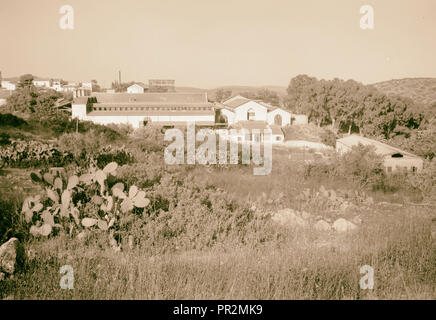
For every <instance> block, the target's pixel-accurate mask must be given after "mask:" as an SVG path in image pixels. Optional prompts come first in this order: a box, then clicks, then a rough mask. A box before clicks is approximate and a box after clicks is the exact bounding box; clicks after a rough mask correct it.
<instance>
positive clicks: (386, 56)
mask: <svg viewBox="0 0 436 320" xmlns="http://www.w3.org/2000/svg"><path fill="white" fill-rule="evenodd" d="M65 4H68V5H71V6H72V7H73V9H74V30H62V29H61V28H60V27H59V20H60V18H61V16H62V15H61V14H60V13H59V9H60V7H61V6H62V5H65ZM364 4H369V5H372V6H373V8H374V19H375V20H374V30H362V29H360V27H359V21H360V18H361V16H362V14H360V12H359V9H360V6H361V5H364ZM0 30H1V36H0V39H1V47H0V48H1V49H0V70H1V71H2V74H3V77H11V76H19V75H21V74H24V73H32V74H35V75H38V76H43V77H53V78H54V77H61V78H63V79H65V80H71V81H90V80H91V79H96V80H98V82H99V83H100V84H103V85H104V86H109V85H110V83H111V81H113V80H116V79H117V78H118V70H121V71H122V78H123V81H142V82H147V81H148V79H153V78H158V79H159V78H161V79H166V78H168V79H175V80H176V86H195V87H200V88H213V87H217V86H222V85H255V86H261V85H280V86H287V85H288V83H289V81H290V79H291V78H292V77H294V76H296V75H298V74H302V73H303V74H308V75H310V76H316V77H317V78H324V79H333V78H335V77H337V78H342V79H350V78H351V79H355V80H357V81H361V82H363V83H374V82H378V81H384V80H390V79H393V78H405V77H436V0H263V1H259V0H249V1H248V0H214V1H211V0H154V1H150V0H122V1H121V0H0Z"/></svg>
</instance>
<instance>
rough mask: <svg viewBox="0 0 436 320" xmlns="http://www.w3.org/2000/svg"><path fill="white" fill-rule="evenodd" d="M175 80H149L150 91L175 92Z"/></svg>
mask: <svg viewBox="0 0 436 320" xmlns="http://www.w3.org/2000/svg"><path fill="white" fill-rule="evenodd" d="M175 83H176V81H175V80H163V79H151V80H148V91H150V92H175V91H176V85H175Z"/></svg>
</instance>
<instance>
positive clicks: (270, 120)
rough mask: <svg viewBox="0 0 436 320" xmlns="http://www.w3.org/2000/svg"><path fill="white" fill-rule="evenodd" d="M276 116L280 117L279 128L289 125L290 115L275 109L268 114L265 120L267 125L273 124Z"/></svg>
mask: <svg viewBox="0 0 436 320" xmlns="http://www.w3.org/2000/svg"><path fill="white" fill-rule="evenodd" d="M276 115H280V117H281V118H282V123H281V124H279V125H280V126H282V127H284V126H287V125H289V124H291V114H290V113H289V112H287V111H285V110H283V109H280V108H277V109H275V110H273V111H271V112H268V115H267V118H268V124H269V125H273V124H275V122H274V119H275V117H276Z"/></svg>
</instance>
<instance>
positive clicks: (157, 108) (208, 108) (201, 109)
mask: <svg viewBox="0 0 436 320" xmlns="http://www.w3.org/2000/svg"><path fill="white" fill-rule="evenodd" d="M92 110H93V111H208V110H209V111H210V110H212V107H98V106H94V107H93V108H92Z"/></svg>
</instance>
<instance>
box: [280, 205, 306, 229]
mask: <svg viewBox="0 0 436 320" xmlns="http://www.w3.org/2000/svg"><path fill="white" fill-rule="evenodd" d="M271 219H272V220H273V221H274V222H276V223H278V224H280V225H282V226H288V227H306V226H307V225H308V223H307V221H306V220H304V219H303V218H301V217H299V216H298V215H297V213H296V211H295V210H292V209H289V208H287V209H282V210H279V211H277V212H276V213H275V214H274V215H273V216H272V217H271Z"/></svg>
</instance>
